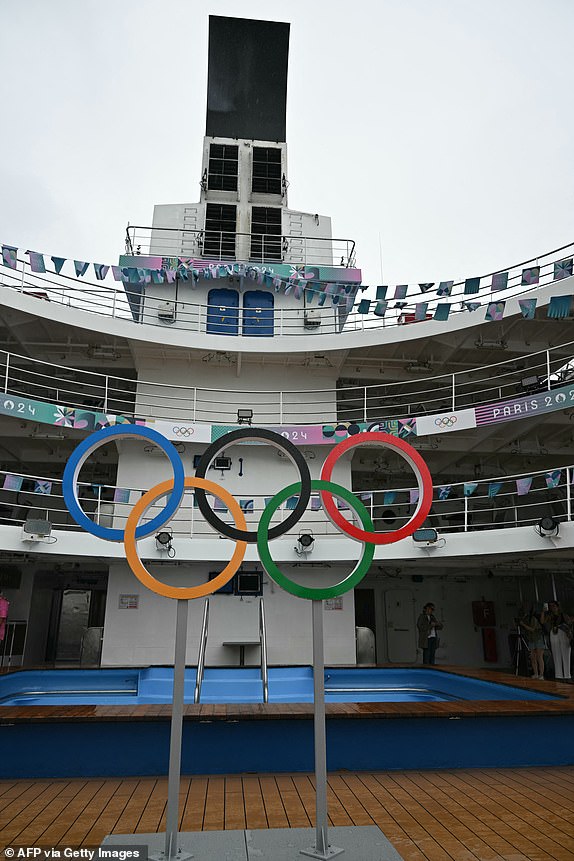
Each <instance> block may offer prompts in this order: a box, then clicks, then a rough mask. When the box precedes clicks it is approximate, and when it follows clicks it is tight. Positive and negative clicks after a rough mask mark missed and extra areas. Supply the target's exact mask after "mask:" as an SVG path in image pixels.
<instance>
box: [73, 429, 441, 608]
mask: <svg viewBox="0 0 574 861" xmlns="http://www.w3.org/2000/svg"><path fill="white" fill-rule="evenodd" d="M131 437H142V438H144V439H146V440H149V441H151V442H153V443H154V445H157V446H159V447H160V448H161V449H163V451H164V452H165V454H166V455H167V457H168V458H169V461H170V464H171V467H172V470H173V478H172V479H170V480H167V481H163V482H160V483H159V484H156V485H155V487H152V488H151V489H150V490H148V491H147V492H146V493H144V494H143V496H142V497H141V498H140V499H139V500H138V501H137V502H136V504H135V505H134V507H133V509H132V511H131V512H130V514H129V516H128V519H127V522H126V527H125V529H124V530H121V529H115V528H111V527H105V526H101V525H100V524H98V523H95V522H94V521H93V520H90V519H89V518H88V517H87V516H86V514H85V513H84V512H83V511H82V509H81V507H80V504H79V501H78V486H77V485H78V477H79V473H80V470H81V468H82V466H83V465H84V463H85V462H86V460H87V458H88V457H89V456H90V455H91V454H92V453H93V452H94V451H95V450H96V449H97V448H99V447H100V446H101V445H103V444H104V443H106V442H108V440H110V439H114V440H120V439H126V438H131ZM250 441H257V442H264V443H267V444H269V445H272V446H274V447H275V448H277V449H279V450H280V451H282V452H283V453H284V454H285V456H286V457H288V458H289V459H290V460H291V461H292V462H293V464H294V465H295V467H296V468H297V470H298V472H299V481H297V482H295V483H294V484H291V485H289V486H288V487H286V488H283V490H281V491H279V492H278V493H277V494H276V495H275V496H274V497H273V498H272V499H271V500H270V501H269V502H268V503H267V505H266V506H265V509H264V511H263V514H262V516H261V520H260V522H259V526H258V528H257V530H255V531H250V530H248V529H247V524H246V521H245V515H244V513H243V511H242V510H241V507H240V505H239V503H238V502H237V500H235V499H234V497H233V496H232V495H231V494H230V493H229V491H228V490H226V489H225V488H223V487H221V486H220V485H218V484H216V483H215V482H214V481H210V480H208V479H207V478H206V477H205V476H206V473H207V470H208V469H209V467H210V466H211V464H212V462H213V460H214V459H215V458H216V456H217V455H218V453H219V452H220V451H221V450H222V449H224V448H227V447H229V446H231V445H235V444H237V443H244V442H250ZM364 444H370V445H377V446H383V447H384V448H390V449H392V450H393V451H394V452H395V453H397V454H399V455H400V456H401V457H402V458H403V459H404V460H406V461H407V463H408V464H409V465H410V466H411V467H412V469H413V470H414V473H415V476H416V479H417V484H418V488H419V495H418V502H417V506H416V509H415V512H414V514H413V515H412V517H411V519H410V520H409V522H408V523H406V524H405V525H404V526H402V527H400V528H399V529H396V530H394V531H393V532H376V531H375V529H374V526H373V522H372V520H371V517H370V514H369V512H368V511H367V509H366V508H365V506H364V505H363V503H362V502H361V501H360V500H359V499H357V497H356V496H354V494H353V493H352V492H351V491H350V490H348V489H347V488H345V487H342V486H341V485H339V484H335V483H334V482H332V481H331V476H332V473H333V469H334V467H335V464H336V463H337V461H338V460H339V458H340V457H341V456H342V455H344V454H346V453H347V452H348V451H349V450H350V449H352V448H355V447H357V446H360V445H364ZM189 489H193V490H194V492H195V499H196V502H197V505H198V507H199V510H200V511H201V513H202V515H203V517H204V518H205V520H206V521H207V523H209V525H210V526H212V527H213V528H214V529H215V530H216V532H218V533H219V534H220V535H223V536H225V537H226V538H231V539H232V540H234V541H235V549H234V551H233V554H232V557H231V559H230V561H229V562H228V563H227V564H226V565H225V567H224V568H223V570H222V571H221V572H220V573H219V574H218V575H217V577H215V578H214V579H213V580H210V581H209V582H207V583H203V584H201V585H199V586H189V587H180V586H169V585H167V584H165V583H162V582H160V581H159V580H156V578H155V577H153V576H152V574H150V572H149V571H148V570H147V568H146V567H145V566H144V564H143V563H142V561H141V559H140V557H139V554H138V550H137V542H138V540H139V539H141V538H144V537H146V536H148V535H151V534H152V533H154V532H156V531H157V530H159V529H161V528H162V527H163V526H165V524H166V523H168V522H169V521H170V520H171V519H172V518H173V517H174V516H175V514H176V513H177V511H178V509H179V507H180V505H181V503H182V501H183V496H184V493H185V491H186V490H189ZM62 490H63V496H64V500H65V502H66V505H67V507H68V510H69V512H70V514H71V515H72V517H73V518H74V520H75V521H76V523H78V525H80V526H82V527H83V528H84V529H85V530H86V532H89V533H91V534H92V535H95V536H96V537H97V538H103V539H105V540H107V541H123V542H124V547H125V551H126V560H127V562H128V565H129V566H130V568H131V570H132V572H133V573H134V575H135V576H136V577H137V578H138V580H139V581H140V582H141V583H142V584H143V585H144V586H146V587H147V588H148V589H150V590H151V591H153V592H156V593H157V594H159V595H163V596H165V597H167V598H178V599H181V598H184V599H190V598H200V597H203V596H206V595H209V594H212V593H213V592H216V591H217V590H218V589H220V588H221V587H222V586H224V585H225V584H226V583H227V582H229V580H231V578H232V577H233V576H234V574H235V573H236V572H237V570H238V569H239V566H240V565H241V563H242V561H243V559H244V557H245V552H246V549H247V544H256V545H257V550H258V553H259V559H260V561H261V564H262V565H263V568H264V569H265V571H266V573H267V575H268V576H269V577H270V578H271V579H272V580H274V581H275V582H276V583H277V584H278V585H279V586H281V587H282V588H283V589H285V590H286V591H288V592H290V593H291V594H293V595H296V596H298V597H300V598H307V599H309V600H324V599H327V598H334V597H337V596H338V595H342V594H344V593H345V592H347V591H348V590H349V589H352V588H354V587H355V586H356V585H357V584H358V583H359V582H360V581H361V580H362V578H363V577H364V576H365V574H366V573H367V572H368V570H369V567H370V565H371V562H372V561H373V557H374V553H375V546H376V545H378V544H391V543H393V542H395V541H400V540H401V539H402V538H405V537H407V536H408V535H411V534H412V533H413V532H414V531H415V530H416V529H418V528H419V527H420V526H421V524H422V523H423V522H424V520H425V518H426V516H427V514H428V512H429V510H430V507H431V503H432V496H433V488H432V479H431V475H430V472H429V470H428V467H427V465H426V463H425V462H424V460H423V459H422V457H421V456H420V454H419V453H418V452H417V451H416V450H415V449H414V448H413V447H412V446H411V445H409V444H408V443H406V442H405V441H404V440H402V439H399V438H397V437H393V436H390V435H389V434H385V433H381V432H378V431H373V432H366V433H362V434H360V435H357V436H352V437H349V438H347V439H345V440H343V441H342V442H340V443H339V444H338V445H336V446H335V447H334V448H333V449H332V450H331V452H330V453H329V455H328V456H327V458H326V459H325V462H324V464H323V467H322V470H321V475H320V478H319V479H313V480H312V479H311V476H310V473H309V467H308V466H307V462H306V460H305V457H304V456H303V453H302V452H301V451H300V450H299V449H298V448H297V447H296V446H295V445H293V443H292V442H291V441H290V440H288V439H286V438H285V437H283V436H281V435H280V434H278V433H275V432H274V431H270V430H267V429H265V428H252V427H249V428H239V429H237V430H234V431H230V432H229V433H226V434H225V435H224V436H222V437H220V438H219V439H218V440H216V441H215V442H213V443H211V445H209V446H208V448H207V449H206V450H205V452H204V453H203V455H202V456H201V459H200V461H199V464H198V466H197V469H196V474H195V476H194V477H190V476H185V474H184V468H183V463H182V461H181V458H180V457H179V455H178V453H177V450H176V449H175V447H174V446H173V444H172V443H171V442H170V441H169V440H168V439H167V438H166V437H165V436H163V434H161V433H159V432H158V431H156V430H153V429H152V428H150V427H147V426H145V425H120V426H114V427H106V428H103V429H102V430H100V431H96V432H95V433H93V434H91V435H90V436H89V437H87V439H85V440H83V441H82V442H81V443H80V444H79V445H78V446H77V448H76V449H75V450H74V452H73V453H72V456H71V457H70V459H69V461H68V463H67V464H66V468H65V470H64V477H63V481H62ZM206 491H207V492H209V493H210V494H212V495H213V496H215V497H217V498H218V499H220V500H221V501H222V502H223V503H224V505H225V506H226V507H227V508H228V509H229V511H230V512H231V515H232V517H233V519H234V525H231V524H229V523H225V522H224V521H223V520H221V519H220V518H219V517H218V516H217V515H216V514H215V512H214V511H213V509H212V508H211V506H210V505H209V503H208V500H207V496H206ZM312 491H318V492H319V494H320V496H321V499H322V502H323V507H324V510H325V513H326V514H327V517H328V518H329V520H330V521H331V523H333V525H334V526H336V527H337V528H338V529H339V530H340V531H341V532H343V533H345V534H346V535H348V536H349V537H350V538H352V539H354V540H355V541H360V542H362V543H363V545H364V547H363V552H362V555H361V558H360V560H359V561H358V562H357V564H356V566H355V568H354V569H353V571H352V572H351V573H350V574H349V575H347V576H346V577H345V578H344V579H343V580H341V581H340V582H339V583H336V584H334V585H332V586H325V587H311V586H302V585H300V584H298V583H296V582H294V581H293V580H291V579H290V578H288V577H287V576H286V575H285V574H284V573H283V572H282V571H280V569H279V568H278V566H277V564H276V563H275V562H274V560H273V559H272V556H271V552H270V550H269V542H270V540H273V539H274V538H279V537H280V536H282V535H285V533H286V532H288V531H289V530H290V529H292V528H293V526H295V525H296V524H297V523H298V522H299V521H300V520H301V517H302V516H303V514H304V513H305V511H306V510H307V506H308V503H309V499H310V497H311V493H312ZM162 496H165V497H166V504H165V507H164V509H163V511H161V512H160V513H159V514H157V515H156V516H155V517H154V518H153V519H152V520H150V521H149V522H148V523H144V524H141V523H140V521H141V520H142V518H143V517H144V516H145V514H146V512H147V510H148V509H149V508H150V507H151V506H152V505H153V504H154V503H155V502H156V500H157V499H159V498H160V497H162ZM292 496H297V497H298V501H297V504H296V506H295V508H294V509H293V510H292V511H290V512H289V515H288V516H287V517H286V518H285V520H283V522H281V523H278V524H276V525H274V526H271V520H272V518H273V515H274V514H275V512H276V511H277V509H278V508H279V506H280V505H281V504H282V503H284V502H285V501H286V500H287V499H288V498H290V497H292ZM334 497H337V498H338V499H341V500H343V501H344V502H346V503H348V505H349V506H350V507H351V508H352V509H353V510H354V511H355V513H356V515H357V517H358V519H359V520H360V522H361V525H362V527H363V528H362V529H359V528H358V527H357V526H355V525H354V523H352V522H351V521H349V520H347V519H346V518H345V517H343V515H342V514H341V513H340V511H339V509H338V508H337V505H336V503H335V501H334Z"/></svg>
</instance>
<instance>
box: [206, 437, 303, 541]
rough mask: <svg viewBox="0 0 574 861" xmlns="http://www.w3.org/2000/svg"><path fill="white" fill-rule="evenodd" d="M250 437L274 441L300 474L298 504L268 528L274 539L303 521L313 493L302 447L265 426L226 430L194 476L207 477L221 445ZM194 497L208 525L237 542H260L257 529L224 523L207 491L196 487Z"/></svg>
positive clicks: (213, 443)
mask: <svg viewBox="0 0 574 861" xmlns="http://www.w3.org/2000/svg"><path fill="white" fill-rule="evenodd" d="M249 439H252V440H264V441H265V442H268V443H271V445H274V446H275V447H276V448H280V449H283V451H284V452H285V453H286V454H287V456H288V457H289V458H291V460H292V461H293V463H294V464H295V466H296V467H297V469H298V470H299V475H300V476H301V493H300V494H299V501H298V503H297V505H296V506H295V508H294V509H293V511H292V512H291V513H290V514H289V517H287V518H286V519H285V520H284V521H283V523H279V524H278V525H277V526H273V527H272V529H270V530H269V539H270V540H271V539H273V538H279V537H280V536H281V535H285V533H286V532H288V531H289V529H291V528H292V527H293V526H295V524H296V523H298V522H299V520H301V518H302V517H303V514H304V513H305V510H306V508H307V505H308V502H309V499H310V496H311V475H310V473H309V467H308V466H307V461H306V460H305V458H304V457H303V455H302V453H301V452H300V450H299V449H298V448H297V447H296V446H295V445H293V443H292V442H291V440H288V439H286V438H285V437H283V436H281V435H280V434H278V433H275V431H270V430H265V429H263V428H239V429H238V430H234V431H229V433H226V434H225V435H224V436H222V437H220V438H219V439H217V440H215V442H212V443H211V445H209V446H208V447H207V448H206V449H205V451H204V452H203V454H202V455H201V460H200V461H199V463H198V465H197V468H196V470H195V475H196V477H197V478H205V477H206V473H207V470H208V469H209V467H210V465H211V462H212V460H213V459H214V458H215V457H216V456H217V455H218V453H219V452H220V451H221V449H222V448H227V447H228V446H230V445H233V444H234V443H236V442H238V441H239V440H249ZM195 499H196V501H197V505H198V508H199V510H200V511H201V513H202V514H203V516H204V518H205V519H206V520H207V522H208V523H209V525H210V526H213V528H214V529H216V530H217V531H218V532H220V533H221V534H222V535H225V536H226V537H227V538H233V539H235V540H236V541H247V542H248V543H249V544H257V530H255V532H249V531H247V530H243V529H237V528H236V527H235V526H232V525H231V524H230V523H225V522H224V521H223V520H221V519H220V518H219V517H218V516H217V514H215V512H214V511H213V510H212V509H211V508H210V506H209V503H208V502H207V496H206V494H205V490H203V489H202V488H199V487H196V488H195Z"/></svg>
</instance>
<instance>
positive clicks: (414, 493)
mask: <svg viewBox="0 0 574 861" xmlns="http://www.w3.org/2000/svg"><path fill="white" fill-rule="evenodd" d="M418 501H419V491H418V487H417V488H416V489H414V490H409V502H410V504H411V505H414V504H415V503H416V502H418Z"/></svg>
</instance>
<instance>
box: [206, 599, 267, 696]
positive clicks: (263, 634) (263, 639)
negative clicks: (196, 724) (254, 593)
mask: <svg viewBox="0 0 574 861" xmlns="http://www.w3.org/2000/svg"><path fill="white" fill-rule="evenodd" d="M208 631H209V598H206V599H205V603H204V605H203V621H202V623H201V635H200V638H199V653H198V656H197V672H196V675H195V691H194V694H193V701H194V703H198V702H199V701H200V699H201V686H202V684H203V674H204V670H205V650H206V647H207V635H208ZM259 645H260V647H261V684H262V686H263V702H264V703H266V702H269V675H268V671H267V630H266V627H265V605H264V603H263V598H262V597H261V598H260V599H259Z"/></svg>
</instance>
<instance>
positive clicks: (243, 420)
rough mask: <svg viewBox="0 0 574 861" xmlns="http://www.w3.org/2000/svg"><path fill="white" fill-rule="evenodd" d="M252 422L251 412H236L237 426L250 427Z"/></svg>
mask: <svg viewBox="0 0 574 861" xmlns="http://www.w3.org/2000/svg"><path fill="white" fill-rule="evenodd" d="M252 420H253V410H237V424H238V425H250V424H251V422H252Z"/></svg>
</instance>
